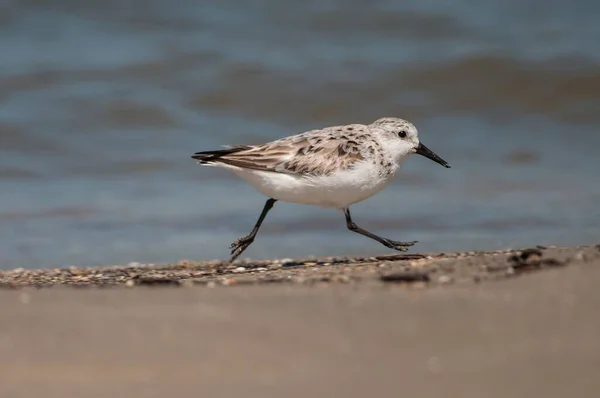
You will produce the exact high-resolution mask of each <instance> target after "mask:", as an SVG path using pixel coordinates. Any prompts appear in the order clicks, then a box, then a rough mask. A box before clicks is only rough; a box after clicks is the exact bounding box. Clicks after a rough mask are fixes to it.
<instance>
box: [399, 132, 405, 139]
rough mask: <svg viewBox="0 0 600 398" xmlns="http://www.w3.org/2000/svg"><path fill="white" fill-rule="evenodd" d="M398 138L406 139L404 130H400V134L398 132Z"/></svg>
mask: <svg viewBox="0 0 600 398" xmlns="http://www.w3.org/2000/svg"><path fill="white" fill-rule="evenodd" d="M398 137H400V138H406V131H405V130H400V132H398Z"/></svg>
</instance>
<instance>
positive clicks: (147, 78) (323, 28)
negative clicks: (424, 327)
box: [0, 0, 600, 268]
mask: <svg viewBox="0 0 600 398" xmlns="http://www.w3.org/2000/svg"><path fill="white" fill-rule="evenodd" d="M599 14H600V3H598V2H594V1H591V0H588V1H585V0H580V1H578V2H574V3H565V2H548V1H529V2H527V1H526V2H523V1H516V0H509V1H504V2H495V1H489V0H486V1H479V2H474V1H454V2H444V1H441V0H431V1H420V0H419V1H417V0H408V1H403V2H398V1H392V0H382V1H377V0H375V1H358V0H350V1H348V0H347V1H341V0H329V1H315V0H308V1H304V2H297V3H290V2H281V1H275V0H263V1H257V2H248V1H242V0H229V1H216V0H215V1H191V0H189V1H185V0H182V1H178V2H170V1H166V0H160V1H159V0H153V1H152V0H143V1H142V0H125V1H124V0H120V1H103V2H99V1H89V0H78V1H72V0H65V1H60V2H59V1H55V2H42V1H35V0H21V1H4V2H2V3H1V4H0V50H1V52H0V53H1V54H2V56H1V58H0V268H13V267H25V268H29V267H54V266H66V265H83V266H89V265H99V264H121V263H128V262H149V263H158V262H167V261H178V260H180V259H184V258H193V259H212V258H223V259H225V258H227V257H228V247H229V244H230V243H231V242H232V241H233V240H235V239H236V238H237V237H239V236H242V235H244V234H246V233H247V232H249V230H250V229H251V228H252V226H253V225H254V222H255V220H256V218H257V217H258V215H259V213H260V210H261V209H262V206H263V204H264V201H265V198H264V197H262V196H261V195H260V194H259V193H257V192H255V191H254V190H253V189H252V188H251V187H250V186H249V185H248V184H247V183H245V182H244V181H241V180H239V179H237V178H235V177H234V176H233V175H231V174H230V173H228V172H227V171H225V170H219V169H216V168H201V167H198V166H197V165H196V164H195V162H194V161H193V160H192V159H190V155H191V154H192V153H194V152H196V151H200V150H208V149H214V148H217V147H219V146H221V145H226V144H255V143H261V142H265V141H268V140H272V139H275V138H278V137H282V136H286V135H290V134H294V133H298V132H302V131H305V130H308V129H313V128H318V127H323V126H329V125H337V124H347V123H369V122H371V121H373V120H375V119H377V118H379V117H382V116H398V117H403V118H406V119H409V120H411V121H413V122H414V123H415V124H416V125H417V127H418V128H419V131H420V137H421V140H422V141H423V142H424V143H425V144H426V145H427V146H429V147H430V148H431V149H433V150H434V151H435V152H437V153H438V154H439V155H440V156H442V157H443V158H444V159H446V160H447V161H448V162H449V163H450V164H451V165H452V169H444V168H442V167H440V166H439V165H437V164H435V163H433V162H431V161H429V160H427V159H425V158H421V157H413V158H412V159H410V160H409V161H408V162H407V163H406V166H405V168H404V170H403V172H402V174H401V175H400V176H399V178H398V180H397V181H396V182H395V183H394V184H393V185H392V186H390V187H388V188H387V189H386V190H385V191H383V192H382V193H380V194H379V195H377V196H375V197H373V198H371V199H369V200H368V201H365V202H362V203H360V204H357V205H355V206H353V207H352V211H353V216H354V218H355V221H356V222H357V223H358V224H359V225H361V226H363V227H364V228H366V229H369V230H371V231H373V232H376V233H379V234H381V235H383V236H386V237H390V238H392V239H397V240H418V241H420V243H419V244H418V245H417V246H415V247H414V248H413V249H412V251H413V252H415V251H449V250H479V249H496V248H508V247H522V246H528V245H534V244H545V245H552V244H555V245H563V244H592V243H598V242H600V46H599V45H598V38H600V24H598V23H597V16H598V15H599ZM388 251H389V250H388V249H386V248H384V247H383V246H380V245H379V244H378V243H377V242H374V241H371V240H369V239H367V238H364V237H362V236H359V235H357V234H353V233H351V232H349V231H347V230H346V227H345V222H344V219H343V216H342V214H341V213H339V212H336V211H333V210H326V209H320V208H315V207H309V206H302V205H295V204H287V203H277V204H276V206H275V208H274V210H273V211H272V212H271V213H270V214H269V217H268V218H267V220H266V222H265V224H264V226H263V229H262V230H261V232H260V234H259V236H258V238H257V240H256V242H255V243H254V244H253V245H252V246H251V247H250V248H249V249H248V250H247V251H246V252H245V253H244V256H248V257H252V258H266V257H294V256H308V255H344V254H371V253H387V252H388Z"/></svg>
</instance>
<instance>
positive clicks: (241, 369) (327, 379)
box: [0, 245, 600, 398]
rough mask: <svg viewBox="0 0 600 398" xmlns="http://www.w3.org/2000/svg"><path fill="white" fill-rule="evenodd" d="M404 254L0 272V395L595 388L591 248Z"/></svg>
mask: <svg viewBox="0 0 600 398" xmlns="http://www.w3.org/2000/svg"><path fill="white" fill-rule="evenodd" d="M414 257H415V256H412V258H408V259H401V257H398V256H396V257H392V256H389V255H388V256H382V257H379V258H374V257H369V258H363V259H356V258H352V259H349V258H338V259H336V260H337V261H333V260H334V259H329V260H331V261H327V259H321V260H322V261H323V263H320V262H315V261H314V260H313V261H309V262H308V263H307V262H304V263H302V264H300V262H299V261H298V262H291V261H287V262H286V261H283V262H282V261H281V260H279V261H277V260H273V261H262V262H261V261H250V262H247V263H235V264H233V265H231V266H225V267H221V268H219V263H217V262H186V263H181V264H172V265H165V266H152V267H143V266H141V267H134V266H126V267H117V266H115V267H96V268H91V269H85V268H82V269H78V268H70V269H64V270H29V271H27V270H13V271H2V272H0V281H1V284H2V286H4V287H9V289H2V288H0V312H1V313H2V322H1V323H0V337H1V338H0V353H1V359H0V380H2V383H0V395H2V396H15V397H17V396H27V397H34V396H40V397H41V396H43V397H45V398H54V397H56V398H62V397H65V396H74V397H78V396H86V397H91V398H96V397H98V398H104V397H138V396H157V397H163V396H178V397H198V394H199V393H200V394H201V395H202V396H226V397H240V396H244V397H282V396H285V397H289V398H296V397H298V398H301V397H302V398H304V397H307V396H327V397H348V398H360V397H365V396H394V395H398V394H397V392H398V391H401V393H402V395H406V396H411V397H412V396H415V397H422V398H435V397H440V396H456V397H464V398H481V397H482V396H485V397H487V398H504V397H515V398H529V397H546V398H564V397H566V396H576V397H592V396H598V392H600V379H599V378H598V375H597V373H598V372H597V369H598V358H600V344H598V330H600V317H598V316H596V314H597V312H598V305H599V303H600V289H598V286H599V285H600V245H598V246H586V247H562V248H547V249H532V250H526V251H522V250H511V251H501V252H485V253H452V254H437V255H431V256H425V257H424V258H421V259H417V258H414ZM359 260H360V261H359ZM328 262H329V264H328V265H326V264H327V263H328ZM242 266H243V267H244V270H241V269H239V268H240V267H242ZM259 268H264V269H265V270H259ZM236 270H237V271H236ZM86 278H87V279H86ZM492 281H493V283H491V282H492ZM488 282H490V283H488ZM28 286H29V287H28ZM31 286H33V288H32V287H31ZM36 286H37V287H50V286H54V287H53V288H35V287H36ZM61 286H65V287H61ZM68 286H70V287H68ZM128 286H129V287H128ZM135 286H139V287H135ZM144 286H150V287H144ZM152 286H156V287H154V288H152ZM162 286H164V287H163V288H160V287H162ZM183 286H193V287H194V288H185V287H183ZM210 286H213V287H215V288H213V289H209V288H207V287H210ZM221 286H223V287H221ZM224 286H228V287H224ZM20 287H23V288H20ZM75 287H77V288H75ZM98 287H105V288H98Z"/></svg>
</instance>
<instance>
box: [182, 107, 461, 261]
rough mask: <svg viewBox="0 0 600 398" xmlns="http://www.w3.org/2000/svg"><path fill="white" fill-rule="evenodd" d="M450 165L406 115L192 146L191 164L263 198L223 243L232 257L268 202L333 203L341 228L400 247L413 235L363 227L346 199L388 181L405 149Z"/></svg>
mask: <svg viewBox="0 0 600 398" xmlns="http://www.w3.org/2000/svg"><path fill="white" fill-rule="evenodd" d="M415 153H416V154H419V155H422V156H425V157H427V158H429V159H431V160H433V161H434V162H437V163H439V164H441V165H442V166H444V167H447V168H449V167H450V165H449V164H448V163H447V162H446V161H445V160H443V159H442V158H440V157H439V156H438V155H436V154H435V153H434V152H433V151H431V150H430V149H429V148H427V147H426V146H425V145H423V144H422V143H421V142H420V141H419V135H418V131H417V128H416V127H415V126H414V125H413V124H412V123H410V122H408V121H406V120H403V119H400V118H396V117H384V118H381V119H378V120H376V121H374V122H373V123H371V124H368V125H364V124H348V125H345V126H333V127H326V128H322V129H318V130H311V131H307V132H305V133H301V134H297V135H292V136H289V137H285V138H281V139H278V140H275V141H272V142H268V143H265V144H262V145H238V146H229V147H226V149H220V150H215V151H205V152H196V153H195V154H194V155H193V156H192V158H193V159H196V160H197V161H198V163H199V164H201V165H207V166H217V167H224V168H226V169H229V170H230V171H232V172H233V173H235V174H236V175H237V176H239V177H241V178H243V179H244V180H246V181H248V182H249V183H250V184H251V185H252V186H253V187H254V188H255V189H256V190H258V191H259V192H260V193H262V194H263V195H265V196H267V197H268V199H267V201H266V203H265V205H264V207H263V209H262V212H261V214H260V216H259V218H258V221H257V222H256V224H255V225H254V228H253V229H252V231H251V232H250V233H249V234H248V235H246V236H244V237H242V238H239V239H237V240H236V241H235V242H233V243H232V244H231V247H230V248H231V259H230V261H234V260H235V259H236V258H237V257H238V256H239V255H240V254H242V253H243V252H244V250H246V249H247V248H248V246H250V245H251V244H252V242H254V239H255V237H256V234H257V233H258V230H259V229H260V226H261V225H262V223H263V221H264V219H265V217H266V216H267V213H268V212H269V210H271V208H272V207H273V205H274V204H275V202H277V201H283V202H292V203H301V204H307V205H315V206H321V207H330V208H336V209H340V210H341V211H342V212H343V213H344V216H345V218H346V226H347V227H348V229H349V230H351V231H353V232H356V233H358V234H361V235H364V236H366V237H369V238H371V239H374V240H376V241H377V242H379V243H381V244H383V245H384V246H386V247H388V248H390V249H394V250H399V251H407V250H408V247H410V246H413V245H414V244H415V243H417V242H416V241H411V242H400V241H395V240H391V239H388V238H384V237H381V236H379V235H376V234H374V233H372V232H369V231H367V230H365V229H363V228H361V227H359V226H358V225H356V224H355V223H354V221H352V217H351V215H350V205H352V204H354V203H357V202H360V201H363V200H365V199H367V198H370V197H371V196H373V195H375V194H376V193H378V192H380V191H381V190H382V189H384V188H385V187H386V186H388V185H389V184H390V183H391V182H392V181H393V179H394V177H395V176H396V173H397V171H398V170H399V169H400V167H401V166H402V164H403V163H404V161H405V160H406V159H407V158H408V157H409V156H410V155H412V154H415Z"/></svg>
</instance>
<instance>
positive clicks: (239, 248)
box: [229, 199, 277, 262]
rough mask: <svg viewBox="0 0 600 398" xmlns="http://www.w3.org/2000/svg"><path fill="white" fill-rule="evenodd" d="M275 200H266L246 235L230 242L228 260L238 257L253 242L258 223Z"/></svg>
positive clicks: (261, 221) (262, 219) (263, 218)
mask: <svg viewBox="0 0 600 398" xmlns="http://www.w3.org/2000/svg"><path fill="white" fill-rule="evenodd" d="M275 202H277V199H269V200H267V203H265V207H263V209H262V212H261V213H260V217H258V221H256V225H254V228H252V231H251V232H250V233H249V234H248V235H247V236H244V237H242V238H239V239H238V240H236V241H235V242H233V243H232V244H231V259H230V260H229V262H232V261H233V260H235V259H236V258H238V256H239V255H240V254H242V253H243V252H244V250H246V249H247V248H248V246H250V245H251V244H252V242H254V238H255V237H256V233H257V232H258V230H259V228H260V225H261V224H262V223H263V221H264V220H265V217H266V216H267V213H268V212H269V210H271V208H272V207H273V205H274V204H275Z"/></svg>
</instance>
